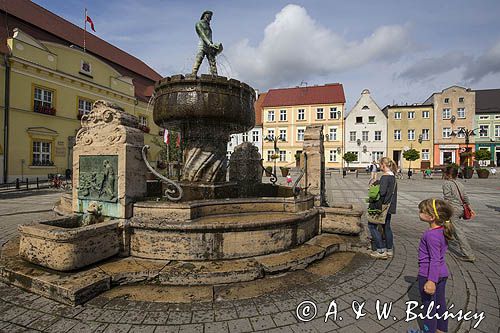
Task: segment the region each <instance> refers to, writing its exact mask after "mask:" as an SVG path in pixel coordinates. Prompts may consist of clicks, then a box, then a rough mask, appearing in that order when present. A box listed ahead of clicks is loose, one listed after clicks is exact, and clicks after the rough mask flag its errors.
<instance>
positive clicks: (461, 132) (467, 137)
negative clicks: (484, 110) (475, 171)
mask: <svg viewBox="0 0 500 333" xmlns="http://www.w3.org/2000/svg"><path fill="white" fill-rule="evenodd" d="M476 130H479V133H480V134H483V133H485V132H486V131H485V130H484V129H482V128H480V127H478V128H474V129H472V130H469V129H467V128H465V127H461V128H460V129H459V130H458V131H453V132H451V135H452V136H459V135H464V137H465V151H466V152H467V153H468V152H469V142H470V137H471V136H474V135H476V133H475V131H476ZM466 161H467V165H469V157H468V156H467V160H466Z"/></svg>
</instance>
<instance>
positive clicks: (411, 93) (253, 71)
mask: <svg viewBox="0 0 500 333" xmlns="http://www.w3.org/2000/svg"><path fill="white" fill-rule="evenodd" d="M34 2H35V3H37V4H39V5H41V6H42V7H44V8H46V9H48V10H50V11H52V12H53V13H55V14H57V15H59V16H61V17H63V18H64V19H66V20H68V21H70V22H72V23H74V24H76V25H78V26H80V27H82V28H83V22H84V10H85V8H87V9H88V15H89V16H90V17H91V18H92V20H93V22H94V25H95V29H96V32H95V33H94V34H95V35H97V36H98V37H99V38H102V39H104V40H106V41H107V42H109V43H111V44H113V45H115V46H117V47H119V48H120V49H122V50H124V51H126V52H128V53H130V54H132V55H134V56H135V57H137V58H139V59H141V60H142V61H144V62H145V63H146V64H148V65H149V66H150V67H152V68H153V69H154V70H156V71H157V72H158V73H160V74H161V75H162V76H169V75H174V74H183V73H189V72H190V71H191V67H192V64H193V61H194V56H195V54H196V50H197V44H198V36H197V35H196V32H195V30H194V25H195V23H196V22H197V21H198V20H199V19H200V16H201V13H202V12H203V11H205V10H212V11H213V12H214V15H213V18H212V22H211V27H212V31H213V41H214V42H221V43H222V44H223V45H224V51H223V53H222V54H221V55H220V56H219V57H218V59H217V61H218V68H219V75H224V76H228V77H231V78H235V79H237V80H240V81H244V82H246V83H248V84H249V85H251V86H252V87H253V88H255V89H258V90H259V91H260V92H265V91H267V90H269V89H272V88H286V87H296V86H313V85H322V84H327V83H334V82H339V83H342V84H343V86H344V91H345V95H346V109H347V110H348V111H349V110H350V109H351V108H352V107H353V106H354V105H355V103H356V101H357V100H358V98H359V97H360V94H361V91H362V90H363V89H369V90H370V92H371V95H372V97H373V98H374V100H375V102H376V103H377V104H378V105H379V106H380V107H381V108H382V107H384V106H386V105H388V104H393V103H397V104H400V105H401V104H405V103H408V104H413V103H422V102H424V101H425V100H426V99H427V98H428V97H429V96H430V95H431V94H432V93H433V92H437V91H441V90H443V89H445V88H447V87H449V86H452V85H455V84H456V85H460V86H463V87H467V88H471V89H492V88H500V20H499V19H498V14H499V13H500V1H498V0H490V1H482V0H475V1H470V0H438V1H436V0H432V1H429V0H418V1H416V0H411V1H407V0H379V1H373V0H366V1H361V0H350V1H345V0H344V1H337V0H307V1H306V0H305V1H294V2H289V1H282V0H247V1H241V0H231V1H229V0H218V1H216V0H205V1H195V0H143V1H139V0H106V1H102V0H97V1H91V0H86V1H77V0H34ZM199 73H208V67H207V65H206V60H205V61H204V64H203V66H202V68H201V69H200V72H199Z"/></svg>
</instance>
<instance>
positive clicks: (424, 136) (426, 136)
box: [422, 128, 429, 141]
mask: <svg viewBox="0 0 500 333" xmlns="http://www.w3.org/2000/svg"><path fill="white" fill-rule="evenodd" d="M422 140H424V141H428V140H429V129H428V128H424V129H422Z"/></svg>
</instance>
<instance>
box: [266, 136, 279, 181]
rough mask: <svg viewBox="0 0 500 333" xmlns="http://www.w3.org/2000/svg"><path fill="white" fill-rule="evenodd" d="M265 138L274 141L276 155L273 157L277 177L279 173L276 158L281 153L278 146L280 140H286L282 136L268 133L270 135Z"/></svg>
mask: <svg viewBox="0 0 500 333" xmlns="http://www.w3.org/2000/svg"><path fill="white" fill-rule="evenodd" d="M264 140H265V141H268V142H272V143H273V148H274V155H273V158H272V159H273V161H274V166H273V173H274V175H275V177H276V175H277V173H276V160H277V159H278V158H279V153H280V150H279V148H278V141H284V140H282V139H281V137H280V136H274V135H268V136H266V137H264Z"/></svg>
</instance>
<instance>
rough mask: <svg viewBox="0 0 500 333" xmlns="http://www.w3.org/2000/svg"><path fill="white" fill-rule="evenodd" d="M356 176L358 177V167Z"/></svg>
mask: <svg viewBox="0 0 500 333" xmlns="http://www.w3.org/2000/svg"><path fill="white" fill-rule="evenodd" d="M356 178H358V169H356Z"/></svg>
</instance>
